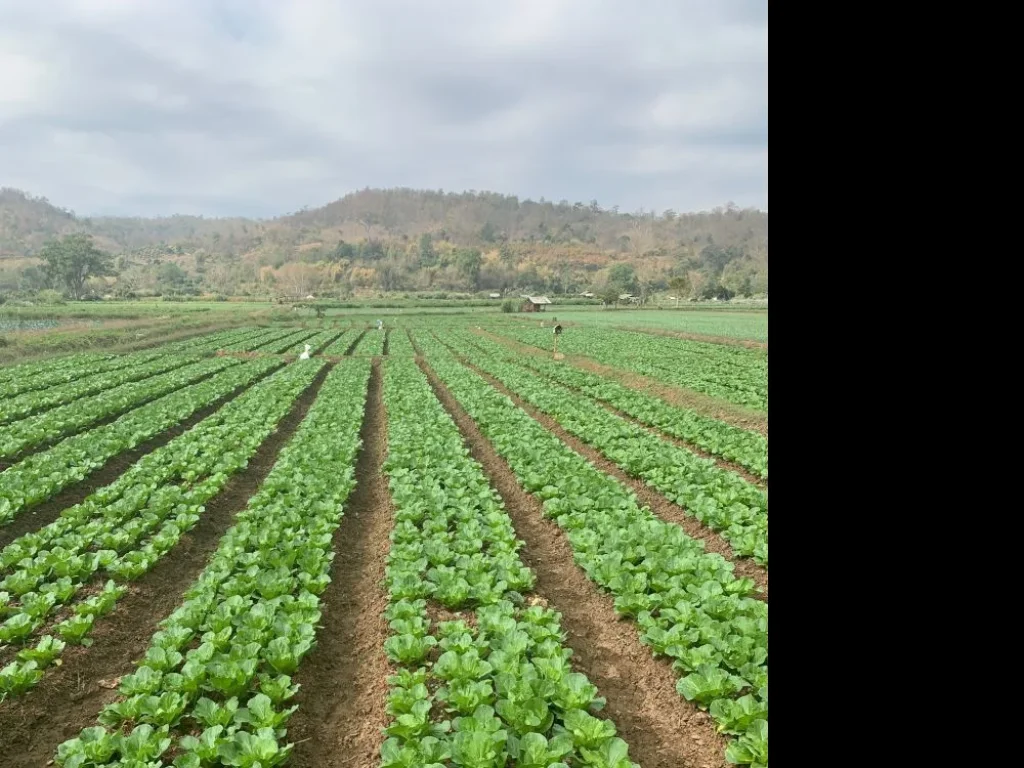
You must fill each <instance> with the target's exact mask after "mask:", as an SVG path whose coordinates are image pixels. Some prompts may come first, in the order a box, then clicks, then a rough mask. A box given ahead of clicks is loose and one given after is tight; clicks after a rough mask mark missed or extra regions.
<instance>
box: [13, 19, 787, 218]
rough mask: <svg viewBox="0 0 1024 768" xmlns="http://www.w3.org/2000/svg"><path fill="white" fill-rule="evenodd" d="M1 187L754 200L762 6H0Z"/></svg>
mask: <svg viewBox="0 0 1024 768" xmlns="http://www.w3.org/2000/svg"><path fill="white" fill-rule="evenodd" d="M0 186H10V187H18V188H20V189H24V190H26V191H28V192H31V193H33V194H35V195H45V196H46V197H48V198H49V199H50V201H51V202H53V203H54V204H57V205H61V206H64V207H68V208H72V209H74V210H75V211H76V212H78V213H79V214H91V215H101V214H120V215H168V214H172V213H193V214H205V215H208V216H223V215H244V216H260V217H264V216H274V215H279V214H283V213H289V212H292V211H294V210H296V209H298V208H300V207H302V206H303V205H309V206H311V207H316V206H319V205H322V204H324V203H327V202H329V201H331V200H335V199H337V198H339V197H341V196H342V195H344V194H346V193H347V192H350V191H353V190H356V189H360V188H362V187H392V186H404V187H414V188H430V189H445V190H454V191H462V190H467V189H476V190H491V191H496V192H504V193H508V194H516V195H519V196H520V198H527V197H531V198H533V199H538V198H540V197H542V196H543V197H546V198H547V199H549V200H556V201H557V200H560V199H562V198H565V199H568V200H569V201H572V202H574V201H576V200H582V201H585V202H587V201H590V200H591V199H595V198H596V199H597V200H598V201H599V202H600V203H601V204H602V205H604V206H612V205H616V204H617V205H619V206H621V208H622V210H623V211H633V210H636V209H638V208H640V207H644V208H646V209H648V210H649V209H651V208H654V209H657V210H658V211H661V210H663V209H665V208H673V209H675V210H677V211H691V210H702V209H710V208H712V207H714V206H716V205H723V204H725V203H726V202H728V201H733V202H735V203H736V204H738V205H740V206H755V207H758V208H762V209H765V210H766V209H767V207H768V12H767V2H766V0H735V1H733V0H701V1H696V0H665V1H664V2H662V0H634V2H625V1H624V0H608V1H607V2H606V1H605V0H535V1H532V2H525V1H523V0H504V1H503V2H487V1H485V0H358V1H356V0H68V1H67V2H64V1H59V0H0Z"/></svg>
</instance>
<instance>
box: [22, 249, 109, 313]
mask: <svg viewBox="0 0 1024 768" xmlns="http://www.w3.org/2000/svg"><path fill="white" fill-rule="evenodd" d="M39 257H40V258H41V259H42V260H43V261H45V262H46V263H45V265H44V266H43V270H44V271H45V273H46V276H47V278H48V279H49V280H50V282H51V284H52V285H54V286H55V287H60V288H63V289H64V291H65V293H67V295H68V296H70V297H71V298H72V299H80V298H82V296H83V295H84V294H85V281H86V280H88V279H89V278H90V277H101V276H103V275H110V274H113V267H112V264H111V258H110V254H108V253H105V252H103V251H101V250H100V249H99V248H97V247H96V246H95V245H94V244H93V242H92V237H91V236H89V235H83V234H75V235H66V236H64V237H62V238H61V239H60V240H51V241H50V242H48V243H47V244H46V245H44V246H43V249H42V251H40V253H39Z"/></svg>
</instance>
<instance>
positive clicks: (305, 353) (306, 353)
mask: <svg viewBox="0 0 1024 768" xmlns="http://www.w3.org/2000/svg"><path fill="white" fill-rule="evenodd" d="M310 349H312V347H310V346H309V344H307V345H306V349H305V350H304V351H303V353H302V354H301V355H299V360H309V350H310Z"/></svg>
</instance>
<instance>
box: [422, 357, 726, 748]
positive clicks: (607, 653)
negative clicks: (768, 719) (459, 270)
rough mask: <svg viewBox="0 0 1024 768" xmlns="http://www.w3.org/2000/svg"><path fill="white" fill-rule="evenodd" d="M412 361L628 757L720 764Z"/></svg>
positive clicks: (510, 481) (697, 727) (539, 519)
mask: <svg viewBox="0 0 1024 768" xmlns="http://www.w3.org/2000/svg"><path fill="white" fill-rule="evenodd" d="M418 362H420V367H421V368H422V369H423V371H424V373H426V374H427V377H428V378H429V379H430V383H431V385H432V386H433V388H434V392H435V393H436V394H437V396H438V398H439V399H440V400H441V402H442V403H443V404H444V407H445V409H446V410H447V411H448V413H449V414H451V416H452V418H453V419H455V421H456V423H457V424H458V425H459V428H460V430H461V431H462V434H463V437H464V439H465V441H466V444H467V445H468V446H469V448H470V451H471V453H472V455H473V458H474V459H476V461H478V462H480V464H482V465H483V467H484V469H485V471H486V472H487V475H488V476H489V477H490V479H491V483H492V485H493V486H494V487H495V488H496V489H497V490H498V493H499V494H500V495H501V497H502V499H503V500H504V502H505V507H506V510H507V511H508V513H509V515H510V516H511V518H512V522H513V525H514V527H515V530H516V535H517V536H518V537H519V538H520V539H522V540H523V541H525V546H524V547H523V549H522V550H521V551H520V557H521V558H522V560H523V562H524V563H525V564H526V565H528V566H529V567H530V568H532V569H533V570H534V572H535V573H536V574H537V583H536V586H535V588H534V592H535V593H536V596H537V598H539V600H537V602H541V603H546V604H548V605H550V606H551V607H552V608H553V609H554V610H556V611H558V612H560V613H561V615H562V621H561V623H562V628H563V630H564V631H565V632H566V634H567V635H568V639H567V640H566V645H567V646H569V647H570V648H571V649H572V650H573V658H572V661H573V666H574V667H576V668H577V669H579V670H580V671H581V672H583V673H584V674H586V675H587V677H588V678H590V680H591V682H593V683H594V685H596V686H597V687H598V690H599V692H600V695H602V696H604V697H605V698H606V699H607V700H608V704H607V707H606V708H605V709H604V710H603V711H602V713H601V714H602V715H605V716H607V717H609V718H610V719H611V720H612V721H613V722H614V723H615V724H616V726H617V728H618V733H619V735H620V736H621V737H622V738H623V739H625V740H626V742H627V743H628V744H629V748H630V758H631V759H632V760H634V761H636V762H638V763H640V764H641V765H643V766H644V768H679V766H699V767H701V768H704V767H706V768H712V767H713V766H714V767H715V768H719V767H722V766H725V765H726V763H725V757H724V753H725V741H724V739H723V738H722V737H721V736H719V735H718V734H717V733H716V731H715V726H714V723H713V721H712V720H711V718H710V717H709V716H708V715H707V714H706V713H704V712H701V711H700V710H699V709H697V708H696V707H695V706H693V705H691V704H690V703H689V702H687V701H686V700H685V699H684V698H683V697H682V696H680V695H679V694H678V693H677V692H676V688H675V680H676V677H675V674H674V673H673V671H672V667H671V665H670V664H669V663H668V662H667V661H666V660H659V659H655V658H654V657H653V656H652V654H651V651H650V649H649V648H647V647H646V646H644V645H643V644H642V643H641V642H640V638H639V634H638V632H637V627H636V626H635V625H633V624H632V623H630V622H626V621H623V620H622V619H620V618H619V617H618V616H617V615H616V614H615V610H614V607H613V602H612V599H611V598H610V597H609V596H608V595H605V594H603V593H601V592H600V591H599V590H598V589H597V587H596V586H595V585H594V584H593V583H592V582H591V581H590V580H589V579H588V578H587V576H586V574H585V573H584V572H583V570H582V569H580V568H579V567H577V566H576V565H575V564H574V561H573V554H572V547H571V545H570V544H569V541H568V539H567V538H566V536H565V534H564V533H563V531H562V530H561V529H560V528H559V527H558V526H557V525H556V524H555V523H553V522H551V521H550V520H547V519H545V518H544V517H543V514H542V511H541V505H540V502H539V501H538V500H537V499H536V498H535V497H533V496H531V495H529V494H527V493H526V492H525V491H524V490H523V489H522V488H521V487H520V486H519V484H518V483H517V481H516V478H515V474H514V473H513V472H512V470H511V469H510V468H509V466H508V464H507V463H506V462H505V461H504V459H502V458H501V457H500V456H499V455H498V454H497V452H496V451H495V450H494V448H493V447H492V446H491V444H490V442H488V441H487V439H486V438H485V437H484V436H483V435H482V433H481V432H480V431H479V429H478V428H477V426H476V424H475V423H474V422H473V420H472V418H470V416H469V415H468V414H467V413H466V412H465V411H464V410H463V409H462V407H461V406H460V405H459V404H458V403H457V402H456V401H455V399H454V398H453V397H452V396H451V394H450V393H449V392H448V391H447V389H445V387H444V385H443V384H442V383H441V382H440V380H439V379H438V378H437V376H436V375H434V373H433V371H431V370H430V369H429V368H428V367H427V366H426V365H425V364H424V363H423V362H422V360H420V361H418Z"/></svg>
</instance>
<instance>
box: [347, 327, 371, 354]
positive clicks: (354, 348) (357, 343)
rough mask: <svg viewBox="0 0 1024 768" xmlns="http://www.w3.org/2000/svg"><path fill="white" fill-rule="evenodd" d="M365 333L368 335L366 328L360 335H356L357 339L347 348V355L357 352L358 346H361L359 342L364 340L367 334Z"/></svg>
mask: <svg viewBox="0 0 1024 768" xmlns="http://www.w3.org/2000/svg"><path fill="white" fill-rule="evenodd" d="M365 335H366V330H365V329H363V331H362V332H360V334H359V335H358V336H356V338H355V340H354V341H353V342H352V343H351V344H349V345H348V349H346V350H345V357H349V356H351V355H352V353H353V352H355V350H356V347H357V346H359V342H360V341H362V340H363V336H365Z"/></svg>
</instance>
